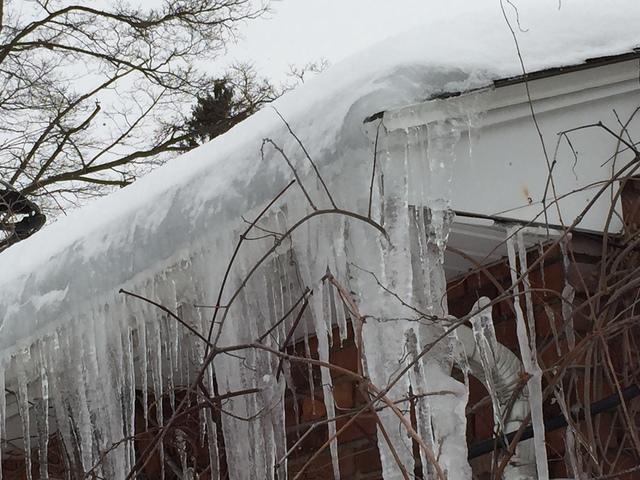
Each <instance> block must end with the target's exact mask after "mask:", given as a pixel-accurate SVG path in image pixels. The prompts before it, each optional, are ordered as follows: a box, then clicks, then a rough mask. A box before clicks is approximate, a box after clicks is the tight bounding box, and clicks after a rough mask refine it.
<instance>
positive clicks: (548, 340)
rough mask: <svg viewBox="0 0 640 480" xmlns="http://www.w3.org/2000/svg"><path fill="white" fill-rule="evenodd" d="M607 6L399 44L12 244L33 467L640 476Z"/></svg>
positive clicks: (25, 462) (629, 273)
mask: <svg viewBox="0 0 640 480" xmlns="http://www.w3.org/2000/svg"><path fill="white" fill-rule="evenodd" d="M571 13H572V12H571V11H569V12H568V13H567V15H569V14H571ZM632 13H633V12H632ZM606 15H609V13H607V12H603V17H602V23H606V22H605V20H606V19H607V18H608V17H607V16H606ZM610 15H617V17H616V18H619V16H620V15H621V13H620V12H614V13H611V14H610ZM590 19H591V20H592V17H585V16H582V17H580V16H579V15H578V16H577V17H573V16H572V17H571V20H572V22H573V23H571V26H572V29H571V31H570V32H567V31H566V30H565V29H563V30H562V35H560V34H559V33H557V32H559V31H560V30H559V29H560V27H561V26H565V25H566V23H565V21H566V18H563V17H562V16H560V18H559V19H555V20H553V19H551V20H550V19H546V18H545V19H544V20H545V28H543V29H541V30H539V31H536V32H533V33H532V36H531V37H527V38H528V39H527V42H528V43H527V45H529V46H530V47H531V48H529V49H528V50H524V53H519V55H514V53H513V51H512V45H510V44H505V37H504V35H502V36H501V35H494V33H493V31H494V30H496V28H497V26H496V24H495V23H494V22H493V21H491V20H490V19H475V20H478V22H477V24H478V25H480V26H475V25H476V23H469V19H463V20H460V21H461V22H463V23H462V26H468V27H469V28H470V29H471V30H472V32H471V34H470V35H472V34H475V35H479V36H478V43H477V44H472V45H469V43H468V39H466V40H464V41H463V40H456V39H451V38H446V39H443V38H440V37H438V36H437V34H431V33H429V34H424V35H425V36H424V37H421V36H417V37H416V34H415V33H412V34H411V35H410V36H409V37H404V38H400V39H395V40H393V41H389V42H386V43H384V44H381V45H379V46H376V47H375V48H373V49H372V50H371V51H369V52H365V53H364V54H363V55H362V56H361V57H358V58H357V59H354V60H352V61H349V62H345V63H344V64H341V65H337V66H336V67H334V69H332V70H331V71H330V72H327V74H326V75H324V76H322V77H321V78H319V79H318V81H317V82H315V83H313V84H310V85H309V86H308V87H305V88H303V89H301V90H300V91H297V92H294V93H293V94H292V95H289V96H286V97H284V98H283V99H281V101H280V102H279V103H277V104H276V109H273V110H271V109H267V110H265V111H262V112H259V113H258V114H257V115H255V116H254V117H252V118H250V119H248V120H247V121H245V122H243V123H242V124H240V125H239V126H238V127H236V128H234V129H232V130H231V131H229V132H228V133H227V134H225V135H223V136H222V137H220V138H219V139H216V140H215V141H214V142H212V143H210V144H208V145H205V146H203V147H202V148H199V149H197V150H195V151H193V152H191V153H189V154H187V155H185V156H183V157H181V158H179V159H176V160H175V161H173V162H170V163H169V164H168V165H167V166H165V167H163V168H161V169H159V170H157V171H156V172H154V173H153V174H151V175H149V176H148V177H146V178H144V179H142V180H140V181H139V182H137V183H136V185H134V186H132V187H129V188H126V189H123V190H122V191H120V192H117V193H116V194H114V195H112V196H111V197H109V198H107V199H103V200H100V201H98V202H96V203H95V204H93V205H89V206H88V207H87V208H84V209H81V210H79V211H78V212H75V213H74V214H73V215H71V216H70V217H69V218H67V219H64V220H61V221H60V222H58V223H57V224H54V225H52V226H50V227H48V228H46V229H44V230H43V231H41V232H39V234H38V235H34V236H33V238H31V239H29V240H28V241H25V242H21V243H20V244H18V245H16V246H14V247H12V248H11V249H9V250H7V251H6V252H4V253H3V254H2V255H0V269H3V271H9V270H8V266H11V274H10V275H7V277H6V278H3V279H2V284H1V285H0V315H1V316H2V325H1V327H0V333H1V334H2V336H1V338H0V351H1V352H2V355H1V358H2V375H0V379H1V380H2V382H3V383H4V388H5V389H6V391H7V392H9V393H8V394H7V395H6V397H5V402H4V403H2V402H0V416H1V417H2V418H4V419H5V421H6V422H5V423H6V428H3V429H2V438H4V439H5V443H4V444H3V445H4V446H5V448H4V453H3V455H4V457H5V460H4V461H3V471H4V473H5V475H13V474H14V473H12V472H13V470H12V465H14V466H15V465H18V469H20V470H22V469H24V471H26V472H29V473H28V474H27V478H29V476H32V477H33V478H37V477H38V475H40V477H42V478H46V477H47V475H48V476H49V477H50V478H54V477H55V478H64V477H65V475H68V476H69V477H71V478H76V477H78V478H83V477H84V478H86V477H89V478H91V476H94V477H95V478H136V476H137V478H158V477H162V476H165V477H166V478H196V474H197V475H198V478H226V477H227V476H228V477H229V478H233V479H244V478H279V479H280V478H286V477H287V476H289V477H291V478H300V479H301V478H332V477H333V478H360V479H364V478H384V479H385V480H388V479H395V478H414V477H415V478H439V479H444V478H449V479H454V478H455V479H457V478H460V479H463V478H472V476H475V477H476V478H493V477H492V475H493V476H495V475H498V476H500V475H503V476H504V477H505V478H508V479H525V478H539V479H544V478H561V477H563V478H567V477H570V478H582V476H585V477H584V478H593V477H596V478H598V477H599V478H609V477H607V475H610V474H612V473H619V472H623V473H622V474H623V475H627V477H628V478H635V477H634V476H635V475H637V474H638V470H637V469H636V467H637V465H638V458H639V457H638V455H639V453H640V450H639V448H640V442H639V441H638V438H637V437H638V434H637V410H638V401H637V393H636V390H637V387H638V384H637V382H638V379H637V376H638V372H639V370H638V357H637V349H636V348H635V342H636V339H637V334H638V331H637V318H636V317H637V316H636V313H635V310H636V302H637V293H638V285H639V284H640V280H638V273H637V259H636V242H637V238H636V237H637V230H636V225H637V219H638V215H637V198H638V197H637V193H636V192H637V188H636V180H635V175H636V172H637V170H638V168H640V164H639V163H638V161H639V160H640V157H639V155H638V152H637V150H636V142H635V138H636V137H637V134H638V133H639V128H640V127H639V126H638V119H637V118H636V117H637V115H636V114H637V111H638V108H639V107H640V96H639V91H640V84H639V83H638V58H640V56H639V54H638V52H636V51H635V50H634V48H635V47H636V46H637V44H638V41H637V38H636V35H635V31H634V30H633V29H632V28H629V29H625V28H621V33H620V37H619V38H616V39H615V41H614V40H611V39H610V38H609V36H608V33H609V30H608V29H607V28H604V27H597V28H596V26H593V25H591V23H590V22H589V20H590ZM480 20H482V21H480ZM465 22H466V23H465ZM554 22H556V23H555V24H554ZM580 22H582V23H580ZM474 28H476V29H480V30H479V31H473V29H474ZM563 28H564V27H563ZM550 32H551V33H550ZM553 32H555V36H554V34H552V33H553ZM506 38H507V39H508V38H509V37H508V36H507V37H506ZM408 41H411V42H415V43H416V45H412V48H407V45H408ZM434 42H435V43H434ZM505 45H508V46H505ZM425 46H428V47H429V54H428V55H427V54H425V50H424V48H425ZM438 47H441V48H438ZM523 47H524V46H523ZM551 47H554V48H553V50H552V49H551ZM561 47H562V48H561ZM584 52H589V55H588V56H587V55H585V53H584ZM523 55H524V56H525V58H526V59H527V64H528V65H531V66H532V67H531V68H529V69H525V72H523V70H522V69H523V65H522V64H521V63H520V60H521V59H522V58H523ZM478 58H481V61H480V60H478ZM27 252H30V253H31V255H30V256H27V255H25V254H26V253H27ZM21 258H22V259H24V258H27V260H21V261H19V260H18V259H21ZM623 400H624V401H623ZM598 402H600V403H598ZM562 421H565V422H567V423H568V424H569V428H565V427H562V425H561V423H562ZM550 422H551V423H550ZM554 422H555V423H554ZM529 430H530V431H529ZM508 434H512V435H511V436H509V435H508ZM513 435H516V436H518V437H521V438H517V439H516V441H514V440H513ZM15 438H17V439H18V440H17V441H14V440H13V439H15ZM10 440H11V441H10ZM519 440H521V441H519ZM487 441H488V442H487ZM493 443H495V445H492V444H493ZM507 443H508V444H509V445H506V444H507ZM498 444H503V445H502V448H498V447H499V445H498ZM487 445H488V447H487ZM505 451H506V452H507V454H505ZM17 452H26V453H24V454H23V453H17ZM492 452H496V453H492ZM16 455H17V457H18V459H17V460H16V459H15V458H14V457H15V456H16ZM15 475H18V474H17V473H15ZM587 475H588V476H587ZM16 478H20V477H16Z"/></svg>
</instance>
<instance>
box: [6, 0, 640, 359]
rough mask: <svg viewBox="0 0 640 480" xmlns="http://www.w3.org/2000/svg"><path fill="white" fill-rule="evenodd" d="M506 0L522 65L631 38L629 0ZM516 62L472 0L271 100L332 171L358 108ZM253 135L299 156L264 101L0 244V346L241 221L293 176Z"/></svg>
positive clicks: (361, 151) (359, 145)
mask: <svg viewBox="0 0 640 480" xmlns="http://www.w3.org/2000/svg"><path fill="white" fill-rule="evenodd" d="M514 3H515V4H516V5H517V6H518V10H519V12H518V13H519V21H520V26H518V24H517V21H516V15H515V11H514V9H513V7H512V6H511V5H510V4H508V3H506V2H505V3H504V7H505V10H506V12H507V15H508V18H509V19H510V22H511V25H512V27H513V28H514V30H515V33H516V35H517V38H518V42H519V47H520V49H521V52H522V58H523V61H524V64H525V67H526V69H527V70H528V71H534V70H540V69H545V68H550V67H559V66H563V65H570V64H576V63H581V62H582V61H584V60H585V59H588V58H594V57H600V56H605V55H612V54H618V53H623V52H627V51H629V50H630V49H632V48H634V47H637V46H638V45H640V34H638V30H637V25H638V24H639V22H640V2H637V0H618V1H608V2H602V1H601V0H581V1H575V0H574V1H568V0H564V1H562V3H561V4H559V2H558V1H556V0H553V1H535V2H534V1H531V2H514ZM410 14H411V12H407V15H410ZM354 21H356V19H354ZM327 34H328V35H329V34H330V32H328V33H327ZM521 73H522V70H521V65H520V62H519V59H518V56H517V52H516V48H515V44H514V41H513V38H512V36H511V32H510V30H509V28H508V26H507V24H506V22H505V19H504V18H503V15H502V11H501V9H500V3H499V1H498V0H492V1H480V2H474V5H473V7H471V8H470V9H469V11H468V12H466V13H462V14H459V15H456V16H455V17H454V18H446V17H440V18H432V19H425V24H424V26H423V27H421V28H419V29H415V30H413V31H410V32H407V33H405V34H402V35H400V36H397V37H394V38H391V39H387V40H384V41H382V42H381V43H379V44H377V45H374V46H372V47H371V48H369V49H368V50H366V51H364V52H362V53H361V54H359V55H357V56H355V57H353V58H351V59H348V60H346V61H343V62H341V63H340V64H337V65H335V66H333V67H332V68H330V69H329V70H328V71H327V72H325V73H324V74H323V75H321V76H319V77H318V78H317V79H315V80H314V81H311V82H309V83H308V84H306V85H304V86H302V87H300V88H299V89H297V90H296V91H294V92H292V93H290V94H288V95H286V96H285V97H283V98H281V99H280V100H279V101H277V102H276V104H275V106H276V107H277V108H278V110H279V111H280V112H281V113H282V115H283V116H284V117H285V118H286V119H287V120H288V121H289V122H290V123H291V125H292V127H293V129H294V130H295V131H296V133H297V134H298V136H299V137H300V138H301V139H302V141H303V142H304V143H305V145H306V147H307V149H308V150H309V151H310V152H311V153H312V155H314V157H315V159H316V161H317V162H318V164H319V165H320V167H321V169H322V171H323V173H324V175H325V178H326V179H327V180H328V181H329V182H332V181H333V182H338V181H339V177H340V175H341V174H343V173H344V170H345V169H348V168H349V164H350V163H357V162H364V161H366V160H368V159H369V158H370V150H369V149H368V148H369V146H368V143H367V140H366V138H365V136H364V134H363V133H362V121H363V119H364V118H365V117H367V116H368V115H371V114H373V113H376V112H378V111H381V110H384V109H389V108H394V107H399V106H402V105H406V104H409V103H413V102H416V101H420V100H423V99H425V98H428V97H429V96H431V95H433V94H436V93H441V92H450V91H460V90H466V89H471V88H475V87H480V86H484V85H487V84H490V82H491V81H492V80H494V79H498V78H503V77H509V76H513V75H518V74H521ZM264 137H271V138H273V139H274V140H275V141H277V142H278V143H279V144H280V145H282V146H283V147H284V149H285V151H288V152H291V157H292V158H293V159H294V160H295V161H300V160H301V159H302V154H301V152H300V151H299V148H297V147H296V146H295V144H294V142H293V141H292V139H291V138H290V136H289V135H288V134H287V132H286V130H285V128H284V126H283V124H282V121H281V120H280V119H279V118H278V117H277V115H276V114H275V112H274V111H273V110H272V109H270V108H266V109H265V110H264V111H262V112H260V113H258V114H256V115H254V116H253V117H251V118H249V119H248V120H247V121H245V122H243V123H242V124H241V125H239V126H237V127H236V128H234V129H233V130H231V131H230V132H228V133H227V134H225V135H223V136H222V137H220V138H218V139H216V140H214V141H212V142H210V143H209V144H207V145H204V146H202V147H200V148H198V149H196V150H194V151H192V152H190V153H188V154H186V155H183V156H181V157H180V158H177V159H175V160H173V161H171V162H169V163H168V164H167V165H166V166H164V167H162V168H159V169H158V170H156V171H155V172H153V173H151V174H149V175H148V176H146V177H145V178H142V179H140V180H139V181H138V182H136V184H135V185H132V186H130V187H127V188H125V189H123V190H121V191H118V192H116V193H114V194H113V195H110V196H109V197H107V198H103V199H100V200H97V201H95V202H93V203H92V204H90V205H88V206H87V207H85V208H82V209H80V210H78V211H75V212H73V213H71V214H70V215H69V216H68V217H65V218H61V219H60V220H59V221H57V222H56V223H54V224H52V225H50V226H48V227H47V228H45V229H43V230H42V231H41V232H39V233H38V234H37V235H35V236H34V237H32V238H31V239H29V240H27V241H24V242H22V243H20V244H18V245H16V246H14V247H12V248H10V249H9V250H7V251H5V252H3V253H2V254H0V272H2V273H1V278H0V318H1V319H2V325H1V327H0V350H2V351H5V353H9V351H12V350H13V349H14V348H15V345H16V343H18V342H20V343H29V342H30V341H31V340H32V339H33V336H38V335H39V333H38V332H39V331H41V329H43V328H48V327H49V326H50V325H51V324H54V323H56V322H58V321H63V320H64V319H65V318H68V317H69V316H73V315H74V312H79V311H82V310H83V309H84V308H85V307H86V306H87V305H88V303H91V302H99V301H101V299H103V298H104V297H105V296H111V295H114V294H115V293H116V292H117V290H118V289H119V288H120V287H122V286H124V285H127V284H131V283H135V279H136V278H138V277H143V276H146V275H148V274H149V273H152V272H157V271H161V270H162V269H163V268H165V267H166V266H168V265H171V264H172V263H173V262H175V261H176V259H178V258H182V257H183V256H184V254H185V252H188V251H189V249H191V248H193V247H194V245H197V244H198V243H199V242H203V241H205V240H204V239H205V238H206V239H207V240H206V241H207V242H209V243H211V242H213V243H214V244H215V242H216V241H218V240H219V241H220V242H226V241H230V240H228V239H226V238H227V237H228V236H230V232H231V231H233V229H235V228H237V227H238V226H239V225H241V222H240V220H239V218H240V216H241V215H245V214H247V212H249V211H251V210H252V209H255V208H256V207H258V206H260V205H263V204H264V203H265V202H266V201H268V200H269V199H270V198H272V197H273V195H274V194H275V193H276V192H277V191H278V190H279V189H281V188H282V186H283V185H284V184H286V182H287V181H288V180H289V179H290V178H291V173H290V172H289V171H288V170H287V168H286V164H284V162H282V159H281V158H279V157H278V156H276V155H274V154H273V152H271V153H269V154H267V155H266V158H265V159H264V161H263V160H261V159H260V145H261V141H262V139H263V138H264ZM300 165H301V166H300V168H303V167H302V163H300ZM342 195H343V196H344V198H343V200H345V201H349V202H351V203H350V204H349V206H350V207H353V208H357V207H358V203H357V200H358V199H353V198H349V197H348V194H347V193H344V194H342ZM54 293H55V294H54Z"/></svg>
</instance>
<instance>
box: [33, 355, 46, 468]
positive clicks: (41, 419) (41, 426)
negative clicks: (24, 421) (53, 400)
mask: <svg viewBox="0 0 640 480" xmlns="http://www.w3.org/2000/svg"><path fill="white" fill-rule="evenodd" d="M39 350H40V352H39V353H40V387H41V398H40V400H39V401H38V403H37V406H38V410H39V411H38V414H37V417H36V420H37V426H38V451H39V454H40V460H39V461H40V479H41V480H48V478H49V455H48V450H47V448H48V444H49V378H48V368H47V363H46V356H45V355H44V354H43V346H42V343H40V344H39Z"/></svg>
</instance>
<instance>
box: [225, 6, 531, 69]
mask: <svg viewBox="0 0 640 480" xmlns="http://www.w3.org/2000/svg"><path fill="white" fill-rule="evenodd" d="M475 1H476V0H272V2H271V7H272V8H271V10H272V11H271V13H269V14H267V15H265V16H264V17H263V18H260V19H258V20H255V21H252V22H249V23H248V24H247V25H246V26H245V27H244V28H243V29H242V34H243V37H244V38H243V39H240V40H239V42H238V44H237V45H235V46H231V47H230V48H229V57H228V59H230V60H229V61H233V60H236V61H252V62H253V63H254V64H255V66H256V67H257V70H258V72H259V73H260V74H262V75H265V76H267V77H270V78H272V79H274V80H281V79H282V78H283V77H284V75H285V73H286V72H287V71H288V69H289V65H290V64H294V65H297V66H302V65H304V64H305V63H307V62H309V61H317V60H319V59H321V58H325V59H327V60H328V61H329V62H330V63H332V64H333V63H336V62H337V61H339V60H342V59H343V58H345V57H347V56H349V55H351V54H353V53H355V52H357V51H359V50H361V49H363V48H365V47H367V46H369V45H371V44H373V43H375V42H376V41H378V40H382V39H384V38H386V37H389V36H392V35H394V34H397V33H399V32H402V31H404V30H408V29H410V28H412V27H416V26H419V25H420V24H423V23H425V20H427V19H429V17H430V16H436V17H443V16H444V15H445V14H451V13H452V11H453V10H460V9H466V7H465V4H466V5H469V3H473V2H475ZM541 1H542V0H541ZM485 3H486V0H485ZM498 5H499V3H498V0H495V8H498Z"/></svg>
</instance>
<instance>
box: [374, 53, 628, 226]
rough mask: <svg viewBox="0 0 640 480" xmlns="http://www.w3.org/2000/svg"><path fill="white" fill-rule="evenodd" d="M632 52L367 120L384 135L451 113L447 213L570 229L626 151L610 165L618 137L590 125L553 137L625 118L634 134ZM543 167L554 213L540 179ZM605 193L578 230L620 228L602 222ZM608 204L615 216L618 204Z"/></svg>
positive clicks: (615, 123) (625, 157)
mask: <svg viewBox="0 0 640 480" xmlns="http://www.w3.org/2000/svg"><path fill="white" fill-rule="evenodd" d="M638 58H640V52H638V51H632V52H628V53H625V54H621V55H616V56H610V57H603V58H599V59H593V60H589V61H587V62H585V63H582V64H578V65H574V66H569V67H562V68H555V69H549V70H542V71H539V72H533V73H529V74H527V75H526V76H519V77H512V78H507V79H503V80H496V81H494V82H493V84H492V85H491V86H488V87H485V88H480V89H475V90H472V91H468V92H462V93H451V94H447V95H446V96H445V95H440V96H438V98H432V99H430V100H427V101H425V102H421V103H417V104H413V105H409V106H405V107H402V108H398V109H392V110H388V111H385V112H383V113H381V114H378V115H374V116H372V117H370V118H369V119H367V123H369V124H373V123H374V122H379V121H380V119H381V120H382V123H383V125H384V127H385V128H386V130H387V131H393V130H399V129H403V130H406V129H408V128H411V127H415V126H418V125H435V124H437V123H438V122H442V121H446V120H452V119H453V120H456V121H458V122H459V123H462V124H465V123H466V124H467V125H466V130H467V135H463V136H462V138H461V139H460V142H459V143H458V145H457V147H456V167H455V173H454V176H453V178H454V183H453V186H452V189H453V192H452V208H453V209H454V210H455V211H458V212H466V213H467V215H468V216H476V217H485V218H492V219H495V220H498V221H500V220H504V221H512V222H513V221H516V222H525V223H533V224H546V225H550V226H552V227H561V226H563V225H570V224H571V223H572V222H573V221H574V219H575V218H576V217H577V216H578V215H579V214H580V213H581V212H582V210H583V209H584V208H585V207H586V206H587V205H588V204H589V202H590V201H591V199H592V198H593V195H594V194H595V193H596V191H597V190H598V189H599V188H600V186H601V185H602V182H605V181H606V180H608V179H610V178H611V176H612V174H614V173H615V171H617V170H616V168H617V167H619V166H621V165H624V163H625V162H626V161H628V160H630V159H631V157H632V155H631V152H629V151H628V149H627V151H623V150H624V149H622V148H621V149H620V150H621V152H620V153H619V154H618V155H617V158H616V159H615V160H616V161H613V160H612V159H613V157H615V156H616V155H615V153H616V148H618V147H617V146H616V144H617V139H616V138H615V136H613V135H611V134H610V133H607V132H605V131H604V129H601V128H598V127H590V128H586V129H579V130H574V131H572V132H570V133H568V134H567V135H560V134H561V133H562V132H565V131H568V130H572V129H576V128H577V127H583V126H585V125H587V124H594V123H597V122H603V123H604V124H605V125H608V126H609V127H610V128H611V129H612V130H614V131H621V126H620V122H622V123H626V122H628V126H627V128H628V130H629V132H630V134H631V136H632V137H633V132H634V131H636V130H638V128H639V127H638V124H637V121H636V120H635V118H634V113H635V109H636V108H637V107H638V106H640V98H639V97H638V92H639V91H640V84H639V82H638ZM532 108H533V111H534V112H535V119H536V120H537V123H538V126H537V127H536V125H535V122H534V121H533V117H532ZM538 129H539V131H538ZM543 143H544V149H543ZM616 162H617V164H616ZM549 165H552V175H553V180H554V184H555V189H556V195H557V198H558V202H557V203H558V205H559V206H560V208H559V209H558V208H556V207H555V202H554V200H553V194H552V193H551V191H550V190H551V189H550V188H549V185H548V184H549V181H548V178H549ZM586 185H591V188H588V189H584V187H585V186H586ZM610 198H611V196H610V194H609V193H607V194H605V195H601V198H600V200H598V201H597V202H596V204H595V205H594V207H593V208H592V209H591V210H590V211H589V212H588V213H587V215H585V216H584V218H583V219H582V221H581V222H580V223H579V224H578V225H577V227H578V229H581V230H585V231H589V232H596V233H599V232H602V231H603V230H604V229H605V228H607V229H608V231H610V232H613V233H618V232H620V231H621V229H622V222H621V220H620V218H617V219H614V221H613V222H612V223H611V224H610V225H608V226H607V225H606V218H607V213H608V210H609V207H610V205H611V203H610ZM479 199H481V201H479ZM545 204H546V205H547V209H546V213H545V208H544V205H545ZM614 208H615V210H616V212H617V213H620V212H621V208H620V205H619V202H617V203H616V205H615V206H614ZM558 210H559V211H558ZM459 220H460V219H459Z"/></svg>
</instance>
